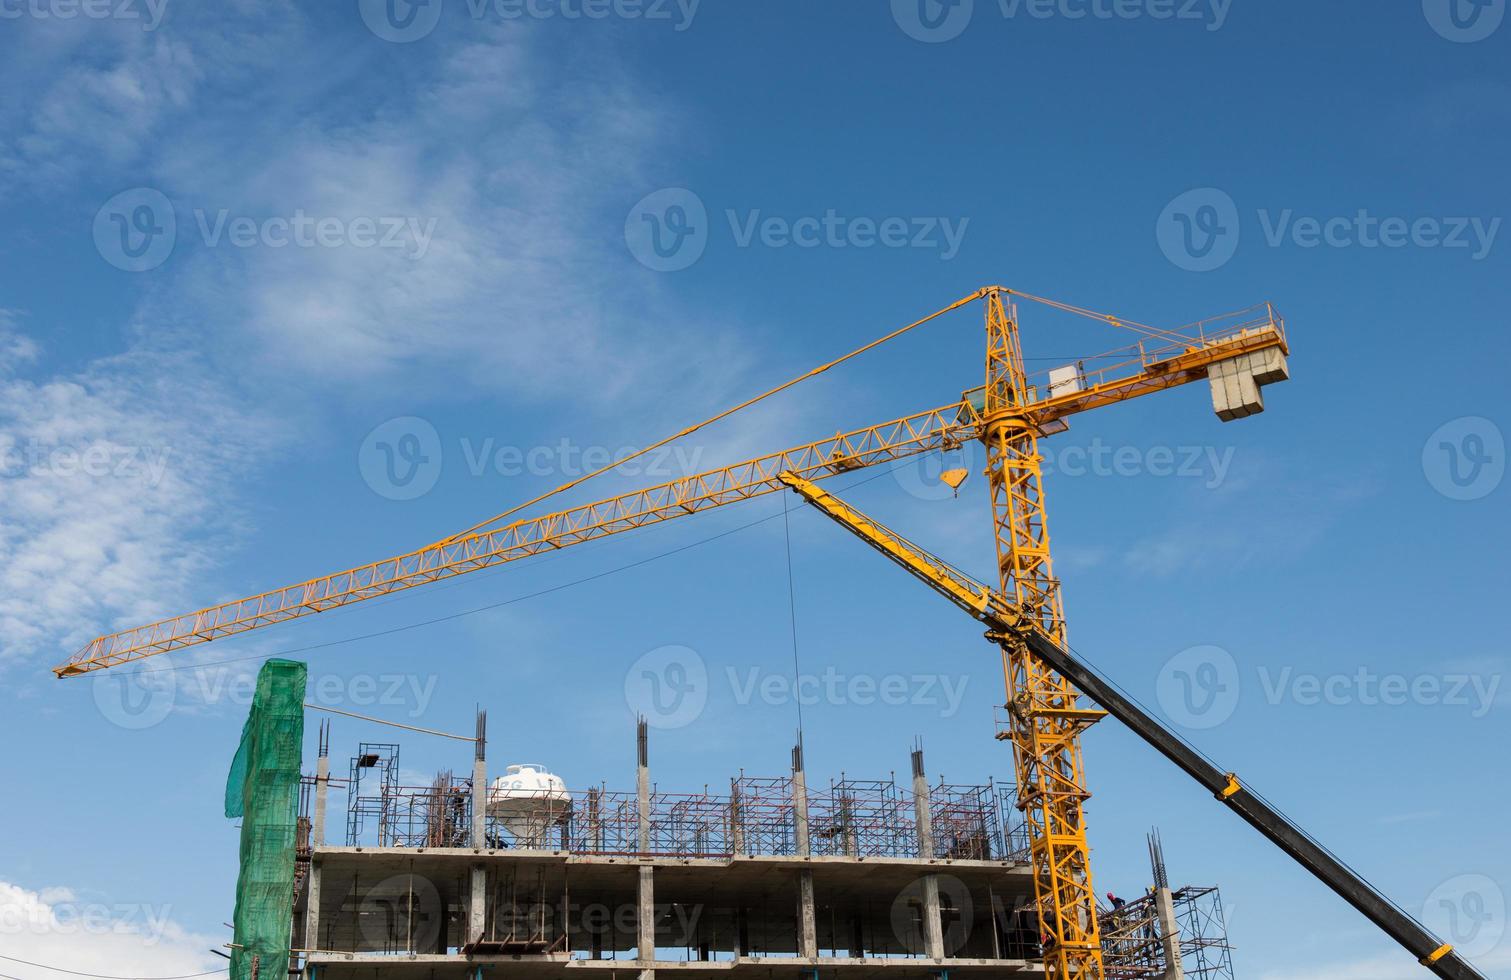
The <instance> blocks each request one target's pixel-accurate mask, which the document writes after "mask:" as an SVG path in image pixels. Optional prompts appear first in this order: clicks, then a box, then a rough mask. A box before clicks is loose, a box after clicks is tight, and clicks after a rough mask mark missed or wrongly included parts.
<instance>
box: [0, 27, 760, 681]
mask: <svg viewBox="0 0 1511 980" xmlns="http://www.w3.org/2000/svg"><path fill="white" fill-rule="evenodd" d="M353 16H355V15H353ZM180 18H181V19H180ZM353 24H354V25H355V24H356V21H355V19H354V20H353ZM25 26H26V28H27V29H28V30H31V31H33V32H38V33H40V34H41V36H42V38H43V40H44V41H45V42H47V43H44V44H42V45H41V53H38V54H28V55H27V60H28V64H29V66H30V67H31V68H33V69H37V68H47V67H48V66H51V67H53V68H57V69H58V70H59V72H61V73H62V74H61V75H60V78H59V80H58V81H57V83H56V84H54V85H52V86H51V87H50V88H49V89H48V91H47V92H46V93H44V95H43V97H42V98H41V99H40V100H39V101H38V104H37V106H36V108H35V109H34V110H31V111H29V112H28V113H27V114H25V115H24V117H22V118H14V119H12V120H10V121H11V122H14V124H15V125H14V126H13V127H12V131H13V132H16V133H17V134H18V135H17V136H16V137H15V138H14V139H12V140H11V141H10V142H9V143H6V144H5V145H4V146H0V169H3V168H4V167H5V166H6V165H7V164H6V163H5V161H6V160H7V159H9V160H10V164H11V165H16V166H21V167H22V168H23V169H24V170H25V171H26V172H27V173H29V174H31V175H32V176H34V177H35V176H39V175H40V176H47V175H51V176H53V177H68V176H69V175H70V174H74V173H75V172H76V171H75V169H74V168H77V167H80V166H82V164H81V163H80V161H92V162H99V163H102V164H103V166H101V167H100V168H99V169H98V170H97V171H91V172H90V173H89V174H88V177H89V178H90V179H91V180H93V179H100V180H110V181H112V182H111V183H110V184H109V187H108V190H107V191H104V192H103V193H102V197H101V200H103V199H104V198H105V197H108V196H109V195H110V194H113V193H115V192H116V191H117V190H119V189H120V188H121V186H124V185H123V184H122V183H121V181H129V183H133V184H134V183H138V182H145V183H149V184H151V185H152V186H156V187H158V188H160V189H161V190H162V191H164V192H165V193H166V194H167V195H168V196H169V198H170V199H171V200H172V202H173V205H174V207H175V209H176V212H177V222H178V227H179V244H178V246H177V248H176V250H175V252H174V254H173V255H172V256H171V257H170V258H169V259H168V261H167V262H166V263H165V264H164V265H163V266H161V267H160V268H158V269H156V270H152V271H149V272H146V273H142V274H140V276H139V277H138V278H136V279H133V280H132V284H133V285H137V286H139V287H140V288H141V290H142V296H143V298H142V300H141V302H140V305H139V306H138V308H137V311H136V313H135V315H134V317H133V320H132V323H131V324H129V325H127V327H126V330H125V333H126V335H127V337H128V344H129V345H130V346H129V347H128V350H127V353H125V354H122V355H119V356H116V357H112V358H108V359H102V360H97V361H95V362H93V363H90V364H88V365H87V366H86V367H85V368H84V369H82V370H80V371H77V372H75V373H73V374H70V375H67V376H60V377H54V378H30V379H24V378H23V376H22V375H21V373H20V372H19V367H20V366H22V365H26V364H30V363H33V362H35V360H36V356H37V349H36V345H35V344H34V343H33V342H32V341H31V340H29V339H28V338H27V337H26V336H25V334H23V333H22V332H21V331H19V330H18V329H17V328H16V323H15V317H13V316H9V315H7V316H6V317H4V318H0V458H3V459H4V466H5V469H4V477H3V478H0V513H3V514H4V520H3V524H0V654H3V655H14V654H18V653H19V654H27V653H34V652H37V651H41V650H46V651H49V652H50V653H57V654H66V653H70V652H72V650H73V649H75V648H76V646H77V645H78V644H80V643H82V642H84V641H87V640H88V639H89V638H91V637H93V636H95V635H97V634H98V633H100V632H103V631H107V630H111V629H119V628H126V627H131V626H136V625H139V624H141V623H145V622H149V621H151V620H152V619H154V618H157V617H160V616H164V615H171V614H176V613H180V612H183V611H184V610H185V609H186V608H189V606H188V603H189V602H193V601H198V600H202V599H203V598H204V588H203V585H202V584H200V585H199V586H198V587H197V588H193V589H191V588H189V586H191V585H193V584H195V583H202V582H203V581H204V579H205V577H206V573H207V572H209V571H210V570H212V569H213V568H214V567H215V566H216V565H217V564H218V562H219V561H220V558H221V555H222V553H223V552H224V550H225V545H226V544H227V543H228V540H234V538H235V536H236V534H237V532H238V530H239V528H238V519H239V517H238V515H239V514H240V508H239V504H240V501H239V500H238V496H237V488H238V481H237V480H235V479H233V476H234V475H235V474H238V473H242V472H247V470H248V467H249V465H250V464H253V463H254V462H255V461H256V459H258V458H259V457H260V456H261V455H262V452H263V451H264V450H266V449H267V448H268V447H269V445H270V443H271V441H272V440H273V439H274V438H275V436H276V434H274V433H270V431H269V423H268V422H267V421H266V420H264V419H259V418H258V417H257V416H256V415H254V414H252V413H249V412H248V410H247V407H246V405H245V404H242V403H241V402H239V401H238V398H237V396H236V395H235V394H234V393H233V392H231V391H228V390H225V389H224V388H222V387H220V386H218V385H217V384H216V382H215V380H214V379H215V378H217V377H238V378H243V379H252V380H253V381H257V380H260V381H261V382H263V383H265V384H267V385H272V386H276V387H277V388H278V389H279V390H280V391H283V392H286V393H288V395H289V397H287V398H285V399H282V400H281V404H280V406H279V408H278V411H280V412H283V413H285V414H287V415H293V414H296V413H298V414H303V415H304V416H306V421H305V422H304V423H301V424H306V425H310V426H317V425H319V424H322V423H321V421H320V420H321V418H322V417H323V415H322V413H325V412H328V410H329V409H330V408H332V407H349V406H351V405H353V404H356V405H364V406H365V405H370V404H372V403H373V402H375V401H377V402H380V403H381V402H383V401H386V400H387V393H388V392H390V391H392V390H402V391H403V392H404V394H405V397H407V398H411V399H425V398H429V399H435V400H445V399H447V398H476V397H478V396H482V397H484V398H487V399H489V400H490V401H493V402H496V403H504V404H508V405H518V404H520V403H533V404H550V405H552V406H563V407H565V408H566V409H567V410H568V411H572V412H586V413H588V414H594V413H595V412H596V414H597V415H598V416H599V422H600V424H602V425H603V426H604V427H606V428H609V429H614V428H622V427H625V426H627V425H628V421H627V420H629V419H632V418H636V417H643V418H647V419H649V420H651V421H650V422H649V428H651V429H653V430H655V429H659V430H661V431H643V430H640V428H639V427H638V426H637V427H636V429H637V431H636V432H633V433H624V434H619V435H616V436H615V438H620V439H623V438H625V437H626V436H628V438H630V439H637V438H638V439H641V440H645V439H650V438H654V437H655V436H657V435H660V434H662V431H666V430H671V429H673V428H675V427H676V426H678V425H681V424H684V423H685V422H686V420H687V418H688V417H689V416H692V417H696V416H698V415H700V414H702V412H703V410H704V409H707V410H709V411H712V410H717V409H720V408H723V407H725V406H726V405H727V404H729V402H730V401H732V400H733V398H732V397H731V396H732V394H735V393H737V394H740V395H744V394H746V393H748V388H749V387H750V386H749V385H747V384H745V383H743V382H741V381H740V380H739V379H741V378H742V377H743V376H744V375H745V373H746V372H747V370H748V368H749V365H750V363H751V362H752V360H754V358H753V356H752V355H751V354H750V352H749V351H748V350H747V349H746V347H745V346H744V345H743V344H741V343H740V342H739V340H738V338H737V336H736V335H735V333H734V332H733V331H732V330H730V329H729V328H728V326H727V324H725V323H722V322H719V321H717V320H716V321H714V322H708V321H703V322H693V323H692V324H691V325H689V326H676V325H675V324H678V323H682V322H685V321H686V320H687V319H688V318H686V317H684V316H681V315H680V310H679V309H678V307H677V304H676V302H675V301H674V300H669V299H668V298H667V296H666V295H665V294H663V292H662V290H663V289H665V288H666V287H667V286H668V282H667V280H666V279H665V278H663V277H660V276H659V275H658V274H656V273H652V272H650V271H649V270H646V269H644V268H642V267H640V266H639V265H637V264H636V263H635V262H634V261H633V259H632V258H631V257H630V255H629V254H628V251H627V249H626V248H625V246H624V243H623V240H622V226H623V221H624V216H625V214H626V213H627V211H628V209H629V207H630V206H631V205H632V204H633V203H634V202H635V201H637V200H639V199H640V198H641V197H642V196H643V195H644V193H645V192H646V191H647V190H648V189H650V187H652V186H654V183H653V182H652V181H651V179H650V178H649V177H647V176H646V173H647V171H648V170H649V169H651V165H652V163H653V162H654V161H655V160H657V159H659V158H661V156H663V155H664V152H665V145H666V141H667V137H668V133H669V132H674V131H675V130H676V129H677V128H678V125H679V124H678V122H677V120H676V119H675V116H674V115H673V114H671V113H669V112H668V111H667V110H665V109H662V108H660V107H659V106H660V104H661V103H660V102H657V103H656V106H657V107H655V108H652V103H651V101H650V100H648V99H646V98H644V97H643V96H642V95H641V94H640V93H639V92H637V91H636V89H635V87H634V86H633V85H632V84H629V82H628V81H627V80H626V79H624V78H622V77H620V76H619V74H618V73H617V70H616V69H615V67H614V64H615V59H614V58H613V56H612V52H611V51H606V50H603V51H594V52H593V53H592V55H591V56H588V55H585V54H584V53H582V52H581V51H580V50H578V51H567V52H565V53H564V52H563V51H560V50H555V51H549V52H548V51H543V50H539V48H540V45H538V44H536V43H535V41H533V40H532V38H534V37H535V36H536V35H534V34H532V33H530V32H529V31H528V30H518V29H516V28H519V27H520V25H507V27H508V29H504V28H502V27H500V28H497V29H495V28H492V27H488V26H487V25H473V27H472V28H471V29H470V33H469V34H467V35H466V43H463V44H462V45H460V46H456V47H453V48H447V47H445V46H443V45H442V44H440V43H439V41H438V43H437V44H436V45H433V46H430V47H428V48H426V49H424V52H422V53H421V54H420V55H418V57H422V58H427V59H428V58H430V57H434V58H436V59H437V60H438V63H437V64H436V65H435V66H434V69H433V70H426V71H423V72H420V73H418V74H416V75H415V76H413V77H410V76H408V75H407V74H403V73H402V72H401V73H400V75H401V76H402V77H399V76H387V77H389V78H390V81H389V82H388V83H387V84H384V83H382V82H377V83H374V84H364V85H363V86H362V89H361V90H362V92H363V100H362V103H361V104H360V105H356V104H353V103H352V102H351V101H350V100H349V98H348V97H349V96H350V92H348V91H347V90H346V89H344V88H343V87H342V85H343V80H345V81H346V82H350V81H352V80H353V79H361V80H363V81H364V83H366V82H369V81H372V80H374V79H378V78H383V77H385V76H383V75H382V72H383V71H385V70H388V69H390V68H392V67H393V66H392V65H390V64H389V63H388V62H387V61H385V60H384V59H385V58H387V57H389V56H391V55H392V54H393V51H392V49H391V46H388V45H384V44H381V43H378V42H375V41H372V40H371V39H370V38H367V37H366V36H365V35H360V34H359V35H357V36H359V37H361V38H362V39H363V41H364V44H361V45H353V44H352V43H350V42H351V39H350V38H343V37H332V36H330V35H328V34H325V33H321V32H316V31H314V30H312V29H310V28H309V27H308V24H307V22H306V21H305V20H304V18H303V15H302V14H300V13H297V12H291V11H290V9H289V8H287V7H284V8H282V9H281V10H277V11H274V12H272V13H268V14H266V15H265V16H264V15H263V14H261V13H259V12H255V8H254V7H253V6H251V5H241V6H238V7H237V9H236V10H235V11H234V12H232V13H231V14H229V15H227V16H225V17H222V18H221V19H220V20H217V21H216V22H215V23H213V24H211V23H206V22H204V21H203V19H202V18H200V17H199V15H197V14H194V13H191V12H187V11H177V10H175V20H174V24H173V31H172V32H171V36H172V40H171V41H170V40H168V35H169V32H167V31H164V32H161V34H144V33H143V32H141V31H140V30H139V29H138V28H136V27H135V26H133V27H132V28H131V30H130V31H123V30H122V29H120V28H118V27H117V28H114V29H112V30H111V31H109V32H108V33H107V32H104V31H103V29H101V30H100V31H94V30H93V29H91V31H77V32H74V35H68V37H69V38H70V39H68V40H65V39H64V38H65V35H64V34H61V33H49V32H48V31H46V30H43V29H42V28H38V27H36V25H33V24H28V25H25ZM354 29H357V30H360V29H359V28H354ZM132 31H135V34H133V33H132ZM96 35H97V39H98V40H100V41H102V46H101V47H100V48H99V49H98V50H93V51H89V52H86V51H85V50H84V44H83V42H81V41H80V40H79V39H78V38H80V37H94V36H96ZM107 41H108V43H104V42H107ZM367 42H370V43H367ZM574 59H582V60H581V61H580V62H574ZM295 65H320V66H321V71H319V72H317V73H315V75H316V76H317V77H313V78H312V77H311V76H310V73H308V72H302V71H298V70H291V67H290V66H295ZM13 71H14V69H5V68H3V67H0V78H4V77H7V76H8V75H9V74H11V73H12V72H13ZM375 72H376V73H377V74H374V73H375ZM49 77H50V76H49ZM102 114H103V115H102ZM105 116H109V117H110V118H108V119H107V118H104V117H105ZM0 121H6V120H3V119H0ZM91 165H92V164H91ZM78 173H80V174H82V171H79V172H78ZM116 174H121V175H130V176H129V177H127V176H120V177H115V176H113V175H116ZM107 175H112V176H107ZM101 186H102V187H103V186H104V185H103V184H102V185H101ZM68 188H72V189H75V190H78V189H79V188H78V187H77V182H72V183H71V182H70V181H68V180H54V181H51V182H46V181H43V182H38V183H33V184H31V185H29V189H30V191H31V192H32V193H34V194H36V195H38V196H46V195H48V194H60V193H63V190H64V189H68ZM85 193H86V195H87V194H92V193H93V192H92V191H88V190H87V189H85ZM301 211H302V212H303V213H304V214H306V215H309V216H312V217H316V218H319V217H331V218H338V219H341V220H342V221H346V222H351V221H353V220H355V219H360V218H367V219H383V218H402V219H413V220H414V221H417V222H419V223H420V224H421V225H423V226H426V227H428V226H429V224H430V223H431V222H433V223H434V238H433V240H431V241H430V242H429V245H428V250H427V251H426V252H425V254H424V255H423V257H418V256H415V255H413V254H406V252H405V251H404V250H395V249H388V248H362V247H357V246H355V245H350V244H348V245H344V246H341V247H314V248H304V247H283V248H275V247H269V246H267V245H254V246H252V247H232V246H231V245H229V244H227V243H225V242H224V241H223V240H222V241H221V242H220V243H219V244H217V245H215V246H214V247H209V246H207V244H206V243H205V241H204V240H203V233H202V231H201V228H202V226H203V227H210V226H213V225H214V224H215V223H216V222H217V221H221V220H223V219H224V220H229V219H231V218H235V217H247V218H253V219H256V220H258V221H261V220H264V219H267V218H289V217H292V216H294V215H295V214H296V213H298V212H301ZM85 233H87V229H86V232H85ZM102 268H103V264H102ZM112 274H114V273H113V271H112ZM186 324H187V325H188V326H187V327H186V326H185V325H186ZM6 365H9V366H10V367H11V370H10V371H9V372H7V370H5V369H4V366H6ZM249 383H250V382H249ZM751 421H752V422H753V421H754V420H751ZM747 425H748V424H747ZM729 431H733V432H734V433H735V434H736V436H739V435H741V434H742V433H743V434H746V435H748V434H750V429H749V428H748V427H736V428H734V429H732V430H726V432H725V434H726V435H728V432H729ZM764 445H765V444H763V447H764ZM127 456H130V457H131V459H132V460H133V462H130V463H128V464H126V468H127V472H125V473H124V474H123V473H120V472H116V471H115V467H114V466H113V465H111V466H109V467H107V468H108V469H110V472H108V473H107V472H99V466H100V465H101V464H100V462H99V461H100V460H108V461H110V462H111V463H119V462H122V461H123V458H124V457H127ZM86 457H87V458H90V459H93V460H95V463H94V466H95V469H94V470H93V471H88V472H81V469H80V462H79V461H80V460H81V459H83V458H86ZM250 476H251V477H252V478H253V479H255V472H252V473H250Z"/></svg>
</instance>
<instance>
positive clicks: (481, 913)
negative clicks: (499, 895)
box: [464, 864, 488, 945]
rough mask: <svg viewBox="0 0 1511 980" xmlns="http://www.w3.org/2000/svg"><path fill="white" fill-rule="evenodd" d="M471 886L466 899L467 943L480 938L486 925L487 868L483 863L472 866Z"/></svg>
mask: <svg viewBox="0 0 1511 980" xmlns="http://www.w3.org/2000/svg"><path fill="white" fill-rule="evenodd" d="M471 886H472V887H471V889H470V898H469V899H468V901H467V944H471V943H475V942H478V941H479V940H481V939H482V938H483V933H484V931H485V930H486V929H487V927H488V918H487V917H488V870H487V868H485V867H484V866H483V865H481V864H474V865H473V866H472V881H471ZM464 945H466V944H464Z"/></svg>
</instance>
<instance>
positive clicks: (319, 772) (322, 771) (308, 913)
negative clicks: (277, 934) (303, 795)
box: [304, 721, 331, 949]
mask: <svg viewBox="0 0 1511 980" xmlns="http://www.w3.org/2000/svg"><path fill="white" fill-rule="evenodd" d="M330 732H331V729H330V722H328V721H322V722H321V723H320V736H319V737H320V741H319V746H320V755H319V757H318V758H316V759H315V808H314V812H313V813H312V814H311V815H310V870H309V875H308V877H307V878H306V879H305V880H306V886H305V887H306V891H305V919H304V945H305V948H306V949H319V948H320V856H319V855H318V854H317V853H316V851H318V850H319V848H321V847H323V846H325V805H326V797H327V796H329V794H330V786H331V742H330V737H331V736H330Z"/></svg>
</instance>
